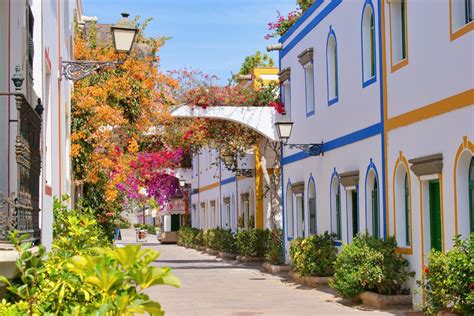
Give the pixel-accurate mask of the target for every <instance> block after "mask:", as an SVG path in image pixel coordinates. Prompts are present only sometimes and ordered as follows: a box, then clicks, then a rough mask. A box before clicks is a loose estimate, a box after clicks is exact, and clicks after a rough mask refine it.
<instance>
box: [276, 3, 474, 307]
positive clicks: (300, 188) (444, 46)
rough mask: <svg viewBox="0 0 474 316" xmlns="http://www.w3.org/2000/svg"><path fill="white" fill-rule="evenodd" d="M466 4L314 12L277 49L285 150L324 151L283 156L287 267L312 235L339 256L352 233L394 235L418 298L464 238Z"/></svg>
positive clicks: (353, 6) (470, 79) (469, 131)
mask: <svg viewBox="0 0 474 316" xmlns="http://www.w3.org/2000/svg"><path fill="white" fill-rule="evenodd" d="M465 3H466V2H465V1H456V0H453V1H435V2H433V3H430V4H427V3H426V2H424V1H412V0H406V1H402V0H397V1H383V0H380V1H376V0H360V1H341V0H331V1H319V0H316V1H315V3H314V4H313V5H312V6H311V7H310V8H309V9H308V10H307V12H305V14H304V15H303V16H302V17H301V18H300V19H299V21H297V22H296V24H295V25H294V26H293V27H292V28H291V29H290V30H289V31H288V32H287V33H286V34H285V35H284V36H283V37H282V38H281V39H280V43H282V45H283V49H282V50H281V51H280V82H281V91H282V100H284V103H285V106H286V107H287V112H288V115H287V116H288V118H289V119H291V120H292V121H294V126H293V133H292V136H291V138H290V139H289V141H288V144H312V143H320V142H323V155H321V156H316V157H309V156H308V155H307V154H305V153H304V152H302V151H299V150H295V149H291V148H289V146H285V148H284V150H283V158H282V166H283V172H282V174H283V186H282V190H283V192H284V193H283V198H284V202H283V209H284V212H283V214H284V248H285V249H286V251H285V255H286V260H287V261H288V260H289V258H288V257H289V243H290V241H291V240H292V239H293V238H296V237H304V236H308V235H309V234H312V233H315V232H316V233H323V232H324V231H330V232H334V233H336V234H337V235H338V242H337V243H336V244H337V246H338V247H339V246H340V245H342V244H344V243H350V242H351V240H352V238H353V236H354V234H355V233H357V232H368V233H370V234H372V235H377V236H379V237H380V238H384V237H387V236H392V235H395V236H396V238H397V241H398V244H399V247H400V249H399V252H400V253H403V254H404V255H405V256H406V257H407V259H408V260H409V262H410V269H411V270H413V271H415V272H416V277H415V278H414V279H413V280H411V281H409V282H408V284H407V286H409V287H410V288H412V289H415V288H416V282H415V281H416V280H418V279H420V278H421V271H422V267H423V264H424V263H426V255H427V253H428V252H429V250H430V249H431V248H432V247H434V248H438V244H439V249H440V250H443V251H446V250H448V249H449V248H450V247H451V246H452V244H453V243H452V238H453V237H454V236H455V235H456V234H462V235H463V236H464V237H466V236H468V234H469V232H472V229H473V228H472V227H473V226H472V224H471V223H472V221H473V219H472V218H473V216H474V214H473V203H474V182H473V183H471V182H470V181H471V180H474V167H471V172H472V175H471V176H469V168H470V164H471V161H472V157H473V153H474V148H473V138H474V107H473V106H472V104H473V100H474V90H473V88H474V75H473V73H474V72H473V71H472V70H473V69H474V61H473V58H472V56H473V55H474V45H473V43H474V38H473V32H472V30H473V29H474V22H472V16H473V15H472V8H471V9H470V10H471V12H470V13H469V12H468V8H467V7H466V6H465ZM469 16H470V20H469ZM473 165H474V164H471V166H473ZM405 176H406V177H407V182H406V185H405ZM470 177H471V178H472V179H471V178H470ZM405 186H406V187H407V189H406V190H405ZM470 194H471V195H473V196H472V197H471V198H470V197H469V195H470ZM436 195H437V197H435V196H436ZM430 197H431V199H430ZM433 223H434V224H433ZM433 225H435V227H433V228H432V229H431V230H430V228H431V226H433ZM432 239H433V240H432ZM434 239H436V240H434ZM423 258H424V259H423ZM414 297H415V299H414V301H415V302H417V303H418V302H419V301H420V299H421V296H420V295H418V294H417V295H414Z"/></svg>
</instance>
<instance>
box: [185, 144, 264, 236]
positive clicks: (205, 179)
mask: <svg viewBox="0 0 474 316" xmlns="http://www.w3.org/2000/svg"><path fill="white" fill-rule="evenodd" d="M243 165H245V168H247V169H249V170H254V169H255V167H254V165H255V158H254V155H253V154H248V155H246V156H245V157H244V158H242V159H241V166H243ZM255 210H256V197H255V176H254V175H251V176H249V177H245V176H243V175H236V174H235V173H233V172H232V171H230V170H228V169H227V168H226V167H225V165H224V163H223V162H222V160H221V159H219V152H218V151H217V150H215V149H209V148H205V149H203V150H202V152H201V153H200V154H199V155H196V156H194V157H193V168H192V175H191V223H192V226H193V227H197V228H201V229H209V228H216V227H222V228H225V229H232V230H233V231H235V230H237V227H238V226H239V223H238V221H239V218H241V219H240V221H241V223H240V225H243V227H245V228H248V227H249V221H252V220H251V218H253V222H254V224H255V217H256V212H255ZM251 224H252V223H250V225H251Z"/></svg>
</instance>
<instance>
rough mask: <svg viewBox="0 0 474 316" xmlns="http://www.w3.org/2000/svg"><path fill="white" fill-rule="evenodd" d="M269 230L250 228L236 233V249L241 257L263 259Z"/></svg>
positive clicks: (266, 248)
mask: <svg viewBox="0 0 474 316" xmlns="http://www.w3.org/2000/svg"><path fill="white" fill-rule="evenodd" d="M269 236H270V230H268V229H258V228H252V229H249V230H242V231H239V232H238V233H237V249H238V251H239V253H240V254H241V255H243V256H251V257H265V255H266V254H267V252H268V240H269Z"/></svg>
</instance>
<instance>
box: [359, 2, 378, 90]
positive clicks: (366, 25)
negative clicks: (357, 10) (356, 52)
mask: <svg viewBox="0 0 474 316" xmlns="http://www.w3.org/2000/svg"><path fill="white" fill-rule="evenodd" d="M362 68H363V69H362V72H363V83H364V84H365V85H368V84H369V83H371V82H373V80H370V79H374V78H375V15H374V11H373V7H372V3H371V2H367V3H366V5H365V6H364V12H363V15H362ZM369 80H370V81H369Z"/></svg>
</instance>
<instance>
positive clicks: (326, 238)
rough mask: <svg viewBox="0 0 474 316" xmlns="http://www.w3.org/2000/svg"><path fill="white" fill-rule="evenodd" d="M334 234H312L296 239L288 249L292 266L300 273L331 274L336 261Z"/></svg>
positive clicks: (311, 274)
mask: <svg viewBox="0 0 474 316" xmlns="http://www.w3.org/2000/svg"><path fill="white" fill-rule="evenodd" d="M335 237H336V236H335V235H334V234H329V233H328V232H325V233H324V234H319V235H312V236H310V237H308V238H305V239H302V240H301V239H297V240H296V241H295V242H294V243H292V249H290V254H291V258H292V260H293V268H294V270H295V271H297V272H299V273H300V274H301V275H309V276H320V277H326V276H332V275H333V274H334V263H335V261H336V256H337V249H336V247H334V240H335Z"/></svg>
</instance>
